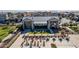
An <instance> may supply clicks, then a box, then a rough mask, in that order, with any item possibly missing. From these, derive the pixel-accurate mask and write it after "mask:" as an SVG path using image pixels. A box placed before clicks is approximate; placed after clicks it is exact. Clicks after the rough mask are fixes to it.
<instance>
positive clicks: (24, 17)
mask: <svg viewBox="0 0 79 59" xmlns="http://www.w3.org/2000/svg"><path fill="white" fill-rule="evenodd" d="M78 13H79V11H42V10H41V11H18V10H16V11H15V12H12V11H6V12H4V11H3V12H2V13H1V14H0V21H2V20H3V19H4V20H3V21H2V22H0V48H78V47H79V14H78Z"/></svg>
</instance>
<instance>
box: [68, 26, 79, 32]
mask: <svg viewBox="0 0 79 59" xmlns="http://www.w3.org/2000/svg"><path fill="white" fill-rule="evenodd" d="M69 28H70V29H72V30H74V31H75V32H79V28H78V27H77V26H70V27H69Z"/></svg>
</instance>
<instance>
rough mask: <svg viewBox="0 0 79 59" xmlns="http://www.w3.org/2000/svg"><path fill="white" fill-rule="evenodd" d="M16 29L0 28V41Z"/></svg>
mask: <svg viewBox="0 0 79 59" xmlns="http://www.w3.org/2000/svg"><path fill="white" fill-rule="evenodd" d="M15 29H16V27H15V26H0V41H1V40H2V39H4V38H5V37H6V36H8V34H10V33H11V32H13V31H14V30H15Z"/></svg>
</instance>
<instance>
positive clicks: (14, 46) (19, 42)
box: [10, 34, 24, 48]
mask: <svg viewBox="0 0 79 59" xmlns="http://www.w3.org/2000/svg"><path fill="white" fill-rule="evenodd" d="M22 36H23V34H21V35H20V36H19V37H18V38H17V40H16V41H15V42H14V43H13V44H12V45H11V46H10V48H21V43H22V42H23V41H24V40H23V38H22Z"/></svg>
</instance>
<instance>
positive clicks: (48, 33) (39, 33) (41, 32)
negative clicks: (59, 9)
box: [28, 32, 49, 34]
mask: <svg viewBox="0 0 79 59" xmlns="http://www.w3.org/2000/svg"><path fill="white" fill-rule="evenodd" d="M28 33H29V34H49V33H48V32H28Z"/></svg>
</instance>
